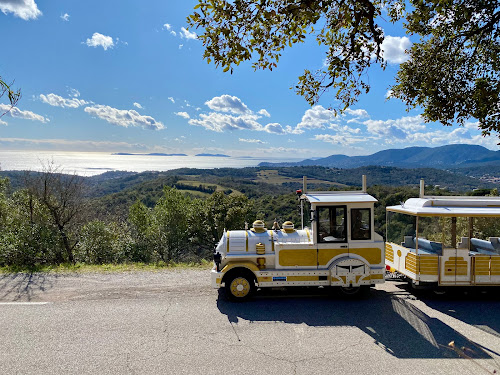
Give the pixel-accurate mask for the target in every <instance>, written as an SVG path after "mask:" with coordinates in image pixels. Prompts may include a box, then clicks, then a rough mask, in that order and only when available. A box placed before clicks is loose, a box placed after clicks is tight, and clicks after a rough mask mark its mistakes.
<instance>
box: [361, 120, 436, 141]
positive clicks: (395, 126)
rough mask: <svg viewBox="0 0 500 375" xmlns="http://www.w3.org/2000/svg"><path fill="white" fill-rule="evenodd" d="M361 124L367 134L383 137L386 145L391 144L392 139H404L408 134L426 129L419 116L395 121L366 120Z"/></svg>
mask: <svg viewBox="0 0 500 375" xmlns="http://www.w3.org/2000/svg"><path fill="white" fill-rule="evenodd" d="M363 124H364V125H366V128H367V130H368V132H369V133H372V134H375V135H378V136H380V137H385V138H386V142H387V143H390V142H393V141H394V139H392V138H396V139H406V138H407V137H408V135H409V134H411V133H414V132H416V131H419V130H424V129H425V128H426V127H425V124H424V120H423V118H422V117H421V116H420V115H417V116H405V117H401V118H399V119H396V120H392V119H390V120H385V121H383V120H366V121H364V122H363Z"/></svg>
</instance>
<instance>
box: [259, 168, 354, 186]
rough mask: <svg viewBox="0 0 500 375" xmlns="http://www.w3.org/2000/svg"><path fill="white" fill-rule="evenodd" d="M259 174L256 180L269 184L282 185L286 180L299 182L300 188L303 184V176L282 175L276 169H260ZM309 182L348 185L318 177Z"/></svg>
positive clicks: (310, 179) (309, 179) (308, 181)
mask: <svg viewBox="0 0 500 375" xmlns="http://www.w3.org/2000/svg"><path fill="white" fill-rule="evenodd" d="M257 176H258V177H257V179H255V181H256V182H267V183H268V184H274V185H281V184H283V183H285V182H292V183H295V184H297V188H300V187H301V186H302V179H301V178H294V177H288V176H282V175H280V174H279V172H278V171H277V170H275V169H266V170H263V171H259V172H257ZM307 183H309V184H326V185H330V186H337V187H345V186H346V185H344V184H341V183H338V182H332V181H327V180H319V179H316V178H308V179H307Z"/></svg>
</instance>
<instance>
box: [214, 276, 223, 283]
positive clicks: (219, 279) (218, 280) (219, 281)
mask: <svg viewBox="0 0 500 375" xmlns="http://www.w3.org/2000/svg"><path fill="white" fill-rule="evenodd" d="M221 282H222V278H221V277H218V278H216V279H215V283H216V284H217V285H220V283H221Z"/></svg>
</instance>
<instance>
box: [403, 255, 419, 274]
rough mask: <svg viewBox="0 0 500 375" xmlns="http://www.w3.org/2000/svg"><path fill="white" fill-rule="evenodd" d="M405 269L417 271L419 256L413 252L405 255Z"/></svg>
mask: <svg viewBox="0 0 500 375" xmlns="http://www.w3.org/2000/svg"><path fill="white" fill-rule="evenodd" d="M405 269H407V270H408V271H410V272H413V273H417V256H416V255H415V254H413V253H408V254H407V255H406V257H405Z"/></svg>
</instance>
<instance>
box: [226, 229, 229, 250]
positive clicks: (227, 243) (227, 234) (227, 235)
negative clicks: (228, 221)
mask: <svg viewBox="0 0 500 375" xmlns="http://www.w3.org/2000/svg"><path fill="white" fill-rule="evenodd" d="M226 239H227V241H226V245H227V249H226V252H227V253H229V231H227V232H226Z"/></svg>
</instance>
